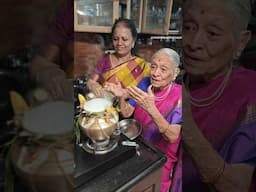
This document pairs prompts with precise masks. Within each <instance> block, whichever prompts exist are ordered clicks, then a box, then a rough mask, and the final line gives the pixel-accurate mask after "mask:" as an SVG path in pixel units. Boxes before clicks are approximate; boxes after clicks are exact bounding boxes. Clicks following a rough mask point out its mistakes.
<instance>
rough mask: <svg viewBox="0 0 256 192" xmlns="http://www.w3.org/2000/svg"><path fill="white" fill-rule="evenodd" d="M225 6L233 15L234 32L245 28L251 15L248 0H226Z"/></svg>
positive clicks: (236, 32) (237, 32)
mask: <svg viewBox="0 0 256 192" xmlns="http://www.w3.org/2000/svg"><path fill="white" fill-rule="evenodd" d="M226 3H227V8H228V9H230V13H231V16H232V17H233V24H234V34H235V35H238V34H239V33H240V32H241V31H243V30H246V29H247V26H248V23H249V20H250V17H251V2H250V0H226Z"/></svg>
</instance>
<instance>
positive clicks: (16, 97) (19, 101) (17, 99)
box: [10, 91, 30, 115]
mask: <svg viewBox="0 0 256 192" xmlns="http://www.w3.org/2000/svg"><path fill="white" fill-rule="evenodd" d="M10 99H11V104H12V108H13V111H14V113H15V114H16V115H17V114H20V113H23V112H25V111H28V110H30V107H29V106H28V104H27V102H26V101H25V99H24V98H23V97H22V96H21V95H20V94H19V93H18V92H16V91H10Z"/></svg>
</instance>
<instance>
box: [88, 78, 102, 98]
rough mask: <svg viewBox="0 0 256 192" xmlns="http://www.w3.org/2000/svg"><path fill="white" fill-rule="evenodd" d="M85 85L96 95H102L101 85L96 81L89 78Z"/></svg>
mask: <svg viewBox="0 0 256 192" xmlns="http://www.w3.org/2000/svg"><path fill="white" fill-rule="evenodd" d="M87 87H88V88H89V90H90V91H91V92H92V93H93V94H94V95H95V96H96V97H103V96H104V90H103V87H102V86H101V85H100V84H99V83H98V82H96V81H94V80H92V79H89V81H88V82H87Z"/></svg>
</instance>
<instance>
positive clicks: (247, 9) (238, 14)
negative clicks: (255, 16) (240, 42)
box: [183, 0, 251, 37]
mask: <svg viewBox="0 0 256 192" xmlns="http://www.w3.org/2000/svg"><path fill="white" fill-rule="evenodd" d="M189 1H190V0H183V4H184V3H186V2H189ZM209 1H210V0H209ZM224 2H225V3H226V5H227V8H228V10H229V11H230V16H231V17H232V19H233V31H234V35H235V37H238V36H239V34H240V32H241V31H243V30H246V29H247V26H248V23H249V20H250V17H251V2H250V0H224ZM224 2H223V1H221V3H224Z"/></svg>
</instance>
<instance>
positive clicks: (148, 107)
mask: <svg viewBox="0 0 256 192" xmlns="http://www.w3.org/2000/svg"><path fill="white" fill-rule="evenodd" d="M151 87H152V85H150V86H149V87H148V90H147V93H146V92H144V91H142V90H140V89H139V88H137V87H136V86H131V87H128V88H127V90H128V93H129V95H130V96H131V97H132V98H133V99H134V100H135V101H136V102H137V104H139V105H140V106H141V107H142V108H143V109H144V110H145V111H147V112H148V113H149V114H152V112H153V111H154V110H155V109H156V106H155V97H154V94H153V92H152V90H151Z"/></svg>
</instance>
